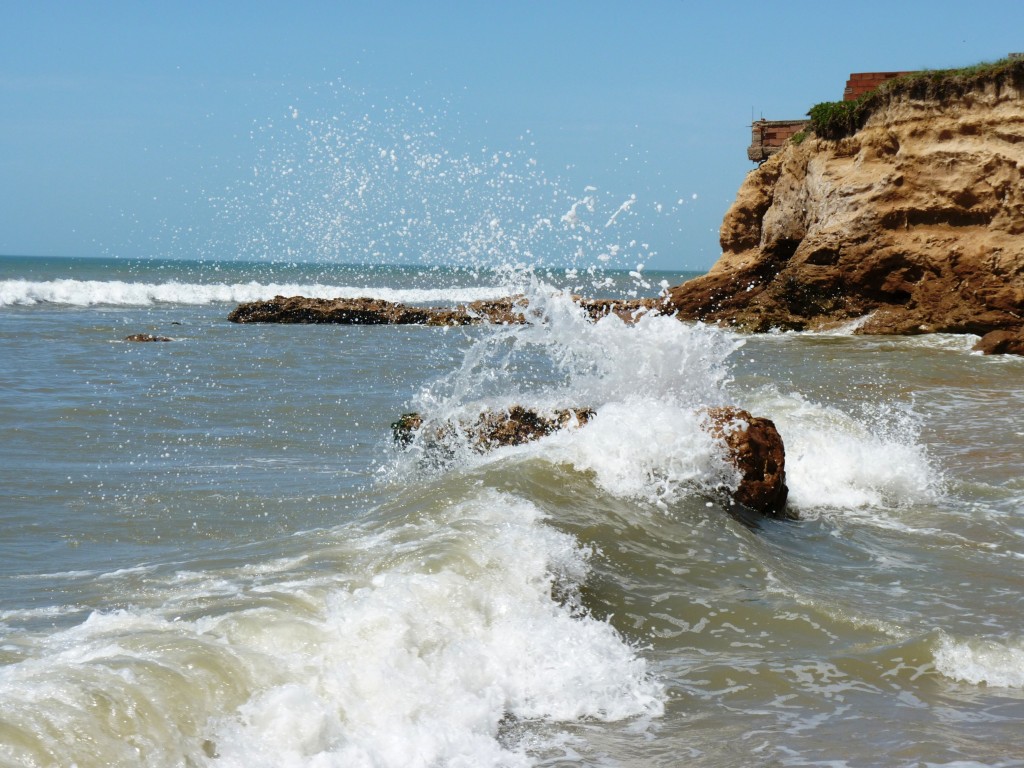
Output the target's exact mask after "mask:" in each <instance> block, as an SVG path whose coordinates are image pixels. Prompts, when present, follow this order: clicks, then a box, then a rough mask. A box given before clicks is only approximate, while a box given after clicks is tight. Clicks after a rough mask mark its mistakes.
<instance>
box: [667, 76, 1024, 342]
mask: <svg viewBox="0 0 1024 768" xmlns="http://www.w3.org/2000/svg"><path fill="white" fill-rule="evenodd" d="M874 99H875V101H874V102H873V104H872V110H871V114H870V117H868V118H867V119H866V122H865V123H864V125H863V126H862V127H861V128H860V129H859V130H857V131H856V132H855V133H854V134H853V135H851V136H848V137H845V138H841V139H838V140H826V139H822V138H818V137H816V136H814V135H813V134H812V135H810V136H809V137H808V138H806V140H804V141H803V142H801V143H791V144H789V145H788V146H787V147H786V148H785V149H784V150H783V151H781V152H780V153H779V154H777V155H776V156H774V157H773V158H771V159H770V160H768V161H767V162H765V163H764V164H763V165H761V166H760V167H759V168H758V169H756V170H754V171H752V172H751V173H750V174H749V175H748V176H747V178H746V180H745V181H744V183H743V185H742V187H741V189H740V191H739V194H738V196H737V198H736V201H735V203H734V204H733V206H732V207H731V209H730V210H729V212H728V213H727V214H726V217H725V220H724V222H723V224H722V229H721V246H722V256H721V258H720V260H719V261H718V263H717V264H715V266H714V267H713V268H712V270H711V271H710V272H709V273H708V274H707V275H704V276H702V277H700V278H697V279H695V280H692V281H689V282H687V283H685V284H683V285H681V286H678V287H676V288H674V289H673V290H672V291H671V294H670V301H671V304H672V306H673V308H674V309H675V310H677V311H678V312H679V314H680V316H681V317H684V318H689V319H700V320H705V321H711V322H723V323H728V324H731V325H737V326H740V327H744V328H747V329H750V330H767V329H769V328H772V327H780V328H797V329H803V328H814V327H827V326H829V325H835V324H837V323H845V322H849V321H852V320H854V319H858V320H861V323H860V325H859V332H861V333H886V334H913V333H925V332H970V333H978V334H984V333H987V332H989V331H993V330H996V329H1002V330H1009V331H1011V332H1013V333H1020V332H1021V330H1022V329H1024V62H1020V63H1019V64H1014V65H1013V66H1011V67H1008V68H1005V69H1004V70H1002V71H1001V73H1000V74H999V76H998V77H987V78H986V77H976V78H973V79H965V78H961V79H960V80H956V81H946V82H945V83H944V82H942V81H941V80H940V79H937V78H933V79H928V78H924V79H918V80H917V81H912V82H909V83H902V84H900V83H897V84H895V85H894V87H892V88H889V89H886V90H885V91H884V92H882V93H879V94H876V95H875V96H874Z"/></svg>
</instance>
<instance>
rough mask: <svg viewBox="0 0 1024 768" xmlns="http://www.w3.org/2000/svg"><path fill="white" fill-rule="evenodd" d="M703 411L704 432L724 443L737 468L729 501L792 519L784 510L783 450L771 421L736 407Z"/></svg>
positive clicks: (764, 512) (784, 461) (777, 432)
mask: <svg viewBox="0 0 1024 768" xmlns="http://www.w3.org/2000/svg"><path fill="white" fill-rule="evenodd" d="M706 413H707V416H708V425H707V429H708V431H709V432H710V433H711V434H712V435H713V436H714V437H716V438H718V439H719V440H722V441H723V442H724V443H725V445H726V447H727V448H728V450H729V459H730V460H731V461H732V463H733V464H735V466H736V468H737V469H738V470H739V471H740V475H741V478H740V483H739V486H738V487H737V488H736V490H735V491H734V492H733V494H732V499H733V501H735V502H736V503H737V504H742V505H743V506H744V507H747V508H749V509H753V510H755V511H756V512H760V513H761V514H764V515H770V516H772V517H789V518H795V517H796V515H795V514H793V513H790V512H788V511H787V509H786V499H787V497H788V496H789V488H788V487H787V486H786V451H785V447H784V446H783V443H782V436H781V435H779V431H778V430H777V429H776V428H775V423H774V422H773V421H771V420H769V419H764V418H761V417H756V416H751V415H750V413H749V412H747V411H744V410H742V409H740V408H732V407H720V408H708V409H707V410H706Z"/></svg>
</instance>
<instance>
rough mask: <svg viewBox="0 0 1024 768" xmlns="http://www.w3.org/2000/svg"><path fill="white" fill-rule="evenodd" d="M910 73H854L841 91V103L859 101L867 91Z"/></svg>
mask: <svg viewBox="0 0 1024 768" xmlns="http://www.w3.org/2000/svg"><path fill="white" fill-rule="evenodd" d="M909 74H911V72H854V73H853V74H852V75H850V79H849V80H847V81H846V88H845V89H844V90H843V101H853V100H854V99H859V98H860V97H861V96H863V95H864V94H865V93H867V92H868V91H873V90H875V88H877V87H878V86H880V85H881V84H882V83H884V82H885V81H886V80H892V79H893V78H894V77H899V76H900V75H909Z"/></svg>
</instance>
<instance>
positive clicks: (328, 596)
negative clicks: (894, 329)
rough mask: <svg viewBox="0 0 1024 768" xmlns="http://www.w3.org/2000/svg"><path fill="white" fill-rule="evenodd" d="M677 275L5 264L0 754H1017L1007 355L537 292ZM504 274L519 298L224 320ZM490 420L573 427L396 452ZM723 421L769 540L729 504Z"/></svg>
mask: <svg viewBox="0 0 1024 768" xmlns="http://www.w3.org/2000/svg"><path fill="white" fill-rule="evenodd" d="M684 278H685V275H678V274H677V275H657V274H647V273H644V274H639V273H638V274H634V275H633V276H630V275H629V274H627V273H625V272H608V273H605V272H599V271H594V270H590V271H587V270H574V271H569V272H566V271H564V270H563V271H559V270H547V271H543V272H540V271H538V272H528V271H527V272H523V271H518V272H517V271H504V272H496V271H489V270H474V269H461V270H459V269H442V268H433V269H430V268H412V267H408V268H396V267H354V266H351V267H350V266H337V265H316V264H302V263H293V264H259V263H256V264H245V263H218V262H212V261H207V262H186V261H158V260H153V261H139V262H128V261H117V260H99V259H95V260H94V259H80V260H69V259H16V258H3V259H0V392H2V394H3V397H2V398H0V765H2V766H72V765H74V766H79V767H81V768H84V767H85V766H107V765H146V766H246V767H247V768H249V767H252V766H274V767H275V768H279V767H281V766H396V767H398V766H402V767H403V768H404V767H406V766H556V765H558V766H562V765H565V766H568V765H574V766H654V765H664V766H676V765H687V766H691V765H692V766H724V765H750V766H791V765H792V766H797V765H799V766H803V765H821V766H878V765H890V766H924V765H928V766H945V765H950V766H951V765H956V766H975V765H977V766H982V765H983V766H1010V765H1024V726H1022V723H1024V570H1022V567H1024V515H1022V513H1024V477H1022V472H1021V466H1022V463H1021V457H1022V456H1024V419H1022V417H1021V413H1022V412H1024V388H1022V387H1021V381H1022V375H1024V360H1022V359H1019V358H1011V357H1006V358H999V357H992V358H986V357H982V356H980V355H978V354H975V353H972V352H971V351H970V347H971V344H972V342H973V341H974V339H973V338H972V337H954V336H928V337H917V338H879V337H857V336H853V335H850V334H848V333H842V332H838V333H834V334H793V333H784V334H768V335H762V336H755V337H744V336H738V335H735V334H732V333H729V332H726V331H722V330H719V329H716V328H710V327H704V326H701V325H694V324H686V323H681V322H678V321H676V320H674V319H672V318H666V317H646V318H643V319H641V320H640V321H639V322H638V323H637V324H636V325H633V326H626V325H624V324H623V323H621V321H619V320H617V319H616V318H606V319H604V320H601V321H600V322H597V323H594V322H590V321H589V320H587V319H586V318H585V317H583V316H582V315H581V313H580V312H579V311H578V310H577V309H576V308H575V307H574V305H573V304H572V303H571V301H569V300H568V299H567V298H566V296H565V290H569V291H577V292H580V293H589V294H591V295H593V294H600V293H603V294H605V295H628V294H630V293H631V292H641V293H648V294H649V293H653V292H656V291H657V290H658V286H659V285H661V283H662V281H663V280H664V281H665V282H667V283H676V282H679V281H680V280H682V279H684ZM641 281H642V282H643V283H645V284H644V285H639V284H638V283H640V282H641ZM512 290H515V291H523V292H526V293H527V294H528V295H530V296H531V298H532V300H533V301H534V305H535V306H537V307H539V308H541V309H542V310H543V312H542V320H539V321H537V322H533V323H531V324H528V325H525V326H517V327H492V326H488V327H475V328H459V329H443V328H424V327H387V326H377V327H354V326H353V327H345V326H276V325H235V324H231V323H228V322H227V321H226V319H225V318H226V316H227V314H228V312H229V311H230V310H231V309H232V308H233V307H234V306H235V304H236V303H237V302H240V301H245V300H252V299H258V298H262V297H270V296H273V295H275V294H279V293H280V294H304V295H321V296H364V295H365V296H374V297H379V298H385V299H392V300H401V301H411V302H427V303H449V302H454V301H466V300H472V299H476V298H491V297H496V296H501V295H507V294H508V293H509V292H510V291H512ZM133 333H153V334H158V335H164V336H169V337H172V338H173V339H174V340H173V341H172V342H170V343H149V344H136V343H127V342H124V341H122V339H123V338H124V337H125V336H127V335H129V334H133ZM516 403H518V404H523V405H528V406H533V407H536V408H541V409H544V408H555V407H568V406H589V407H592V408H594V409H596V412H597V415H596V417H595V418H594V419H593V420H592V421H591V422H589V423H588V424H586V425H585V426H583V427H580V428H576V429H569V430H566V431H564V432H560V433H556V434H553V435H550V436H549V437H547V438H545V439H543V440H541V441H539V442H536V443H533V444H530V445H526V446H519V447H513V448H503V449H499V450H496V451H493V452H491V453H488V454H484V455H481V454H478V453H475V452H473V451H472V450H468V449H467V450H462V449H460V448H459V447H458V446H454V447H452V448H451V449H450V450H447V451H444V452H443V453H442V452H439V451H438V450H437V448H436V446H432V445H430V444H427V443H422V442H414V443H413V444H412V445H411V446H409V447H408V448H405V449H403V448H401V447H399V446H396V445H395V443H394V442H393V440H392V437H391V431H390V424H391V423H392V422H393V421H394V420H395V419H396V418H397V417H398V416H399V415H400V414H401V413H403V412H406V411H410V410H416V411H419V412H420V413H422V414H424V415H425V416H426V417H427V418H428V419H433V420H437V421H439V422H444V421H447V420H451V419H456V420H457V419H460V418H473V417H475V415H476V414H478V413H479V412H480V411H481V410H483V409H485V408H500V407H505V406H508V405H511V404H516ZM722 404H734V405H739V406H742V407H744V408H747V409H748V410H750V411H751V412H753V413H755V414H757V415H762V416H767V417H769V418H772V419H773V420H774V421H775V422H776V424H777V425H778V427H779V430H780V432H781V434H782V436H783V439H784V440H785V443H786V449H787V473H788V480H789V486H790V504H791V505H792V507H793V508H794V509H795V510H796V511H798V512H799V514H800V516H801V519H800V520H799V521H798V522H785V521H771V520H766V521H761V522H759V523H757V524H751V523H750V521H744V520H741V519H739V518H738V517H737V516H735V515H734V514H731V512H730V509H729V508H728V505H727V504H726V503H725V502H724V500H723V498H722V496H721V494H720V492H719V491H718V490H717V489H718V487H719V486H720V485H721V484H722V483H723V482H725V483H728V482H731V481H732V480H733V478H732V475H731V473H730V470H729V467H728V465H727V463H726V462H725V459H724V457H723V456H722V453H721V450H720V448H719V447H718V446H717V445H716V444H715V443H714V442H713V441H712V440H711V439H710V438H709V437H708V436H707V435H706V434H705V433H704V432H703V431H702V430H701V429H700V428H699V420H700V416H699V411H700V409H701V408H702V407H704V406H708V405H722Z"/></svg>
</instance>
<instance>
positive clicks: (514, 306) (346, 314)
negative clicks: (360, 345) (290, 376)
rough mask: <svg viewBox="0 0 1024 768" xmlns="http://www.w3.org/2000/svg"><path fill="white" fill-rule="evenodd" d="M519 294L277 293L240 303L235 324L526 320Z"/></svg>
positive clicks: (233, 316) (231, 317)
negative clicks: (446, 303)
mask: <svg viewBox="0 0 1024 768" xmlns="http://www.w3.org/2000/svg"><path fill="white" fill-rule="evenodd" d="M522 304H523V300H522V299H521V298H519V297H513V298H506V299H497V300H494V301H474V302H472V303H470V304H468V305H465V306H458V307H448V308H445V307H417V306H411V305H408V304H398V303H395V302H391V301H384V300H383V299H367V298H360V299H310V298H306V297H304V296H291V297H286V296H275V297H274V298H273V299H271V300H270V301H252V302H248V303H245V304H240V305H238V306H237V307H236V308H235V309H234V310H233V311H232V312H231V314H229V315H228V320H230V321H231V322H233V323H336V324H341V325H437V326H444V325H449V326H450V325H474V324H478V323H483V322H492V323H501V324H510V323H521V322H523V316H522V309H521V307H522Z"/></svg>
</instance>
